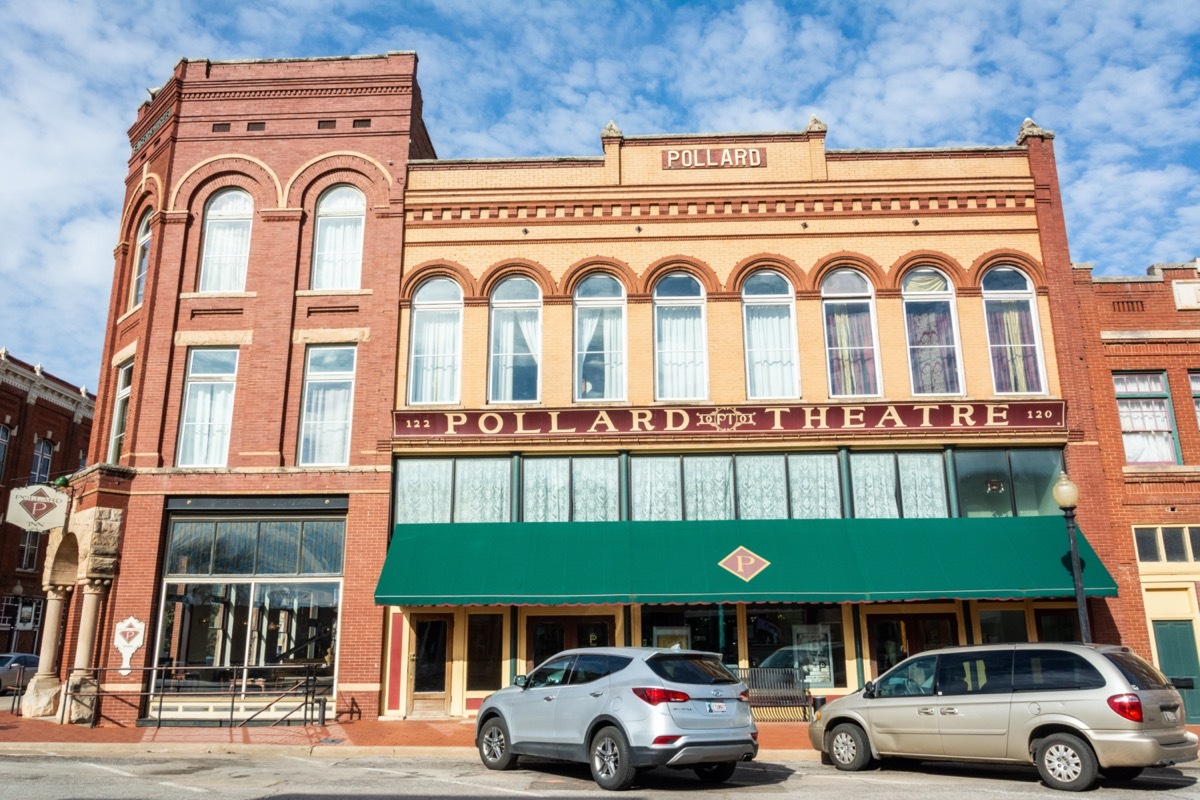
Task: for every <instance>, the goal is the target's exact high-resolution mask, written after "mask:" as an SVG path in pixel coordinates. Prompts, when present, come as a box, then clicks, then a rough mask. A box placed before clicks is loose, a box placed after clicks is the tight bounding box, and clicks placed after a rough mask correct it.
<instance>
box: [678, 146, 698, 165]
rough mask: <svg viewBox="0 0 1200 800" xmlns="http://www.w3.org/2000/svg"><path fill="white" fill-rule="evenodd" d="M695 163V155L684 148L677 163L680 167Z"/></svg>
mask: <svg viewBox="0 0 1200 800" xmlns="http://www.w3.org/2000/svg"><path fill="white" fill-rule="evenodd" d="M695 163H696V156H695V154H694V153H693V152H692V151H691V150H684V151H683V152H682V153H680V154H679V165H680V166H681V167H691V166H694V165H695Z"/></svg>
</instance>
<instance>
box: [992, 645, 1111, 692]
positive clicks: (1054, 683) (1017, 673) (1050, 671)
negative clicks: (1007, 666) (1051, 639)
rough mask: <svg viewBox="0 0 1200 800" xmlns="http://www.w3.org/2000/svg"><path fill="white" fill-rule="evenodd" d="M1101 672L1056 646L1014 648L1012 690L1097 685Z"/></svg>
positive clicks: (1099, 681)
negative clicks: (1055, 648)
mask: <svg viewBox="0 0 1200 800" xmlns="http://www.w3.org/2000/svg"><path fill="white" fill-rule="evenodd" d="M1102 686H1104V676H1103V675H1101V674H1100V672H1099V671H1098V670H1097V669H1096V668H1095V667H1093V666H1092V665H1091V664H1089V663H1088V662H1087V661H1086V660H1084V658H1083V657H1082V656H1080V655H1077V654H1075V653H1068V652H1062V651H1058V650H1017V651H1016V658H1015V659H1014V664H1013V691H1017V692H1037V691H1048V690H1075V689H1099V688H1101V687H1102Z"/></svg>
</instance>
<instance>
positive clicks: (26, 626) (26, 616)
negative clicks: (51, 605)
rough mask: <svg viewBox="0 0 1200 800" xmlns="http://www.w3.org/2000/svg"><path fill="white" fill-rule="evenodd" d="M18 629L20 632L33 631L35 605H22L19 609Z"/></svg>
mask: <svg viewBox="0 0 1200 800" xmlns="http://www.w3.org/2000/svg"><path fill="white" fill-rule="evenodd" d="M16 628H17V630H19V631H31V630H33V603H21V606H20V608H18V609H17V625H16Z"/></svg>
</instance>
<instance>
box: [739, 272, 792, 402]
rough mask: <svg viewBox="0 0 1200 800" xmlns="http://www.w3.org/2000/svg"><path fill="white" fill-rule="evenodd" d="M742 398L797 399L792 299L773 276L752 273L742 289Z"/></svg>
mask: <svg viewBox="0 0 1200 800" xmlns="http://www.w3.org/2000/svg"><path fill="white" fill-rule="evenodd" d="M742 327H743V330H744V334H745V341H746V395H747V397H748V398H749V399H751V400H766V399H770V398H795V397H799V396H800V371H799V369H798V368H797V363H798V356H797V353H796V295H795V294H794V292H793V291H792V285H791V284H790V283H789V282H788V280H787V279H786V278H784V277H783V276H782V275H780V274H779V273H777V272H770V271H765V270H764V271H762V272H756V273H754V274H753V275H751V276H750V277H749V278H747V279H746V282H745V284H743V285H742Z"/></svg>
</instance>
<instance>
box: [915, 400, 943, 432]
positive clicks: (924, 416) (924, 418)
mask: <svg viewBox="0 0 1200 800" xmlns="http://www.w3.org/2000/svg"><path fill="white" fill-rule="evenodd" d="M937 408H938V406H936V405H933V406H913V409H914V410H916V411H920V412H921V427H922V428H932V427H933V423H932V422H930V421H929V415H930V414H931V413H932V412H933V411H934V410H936V409H937Z"/></svg>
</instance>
